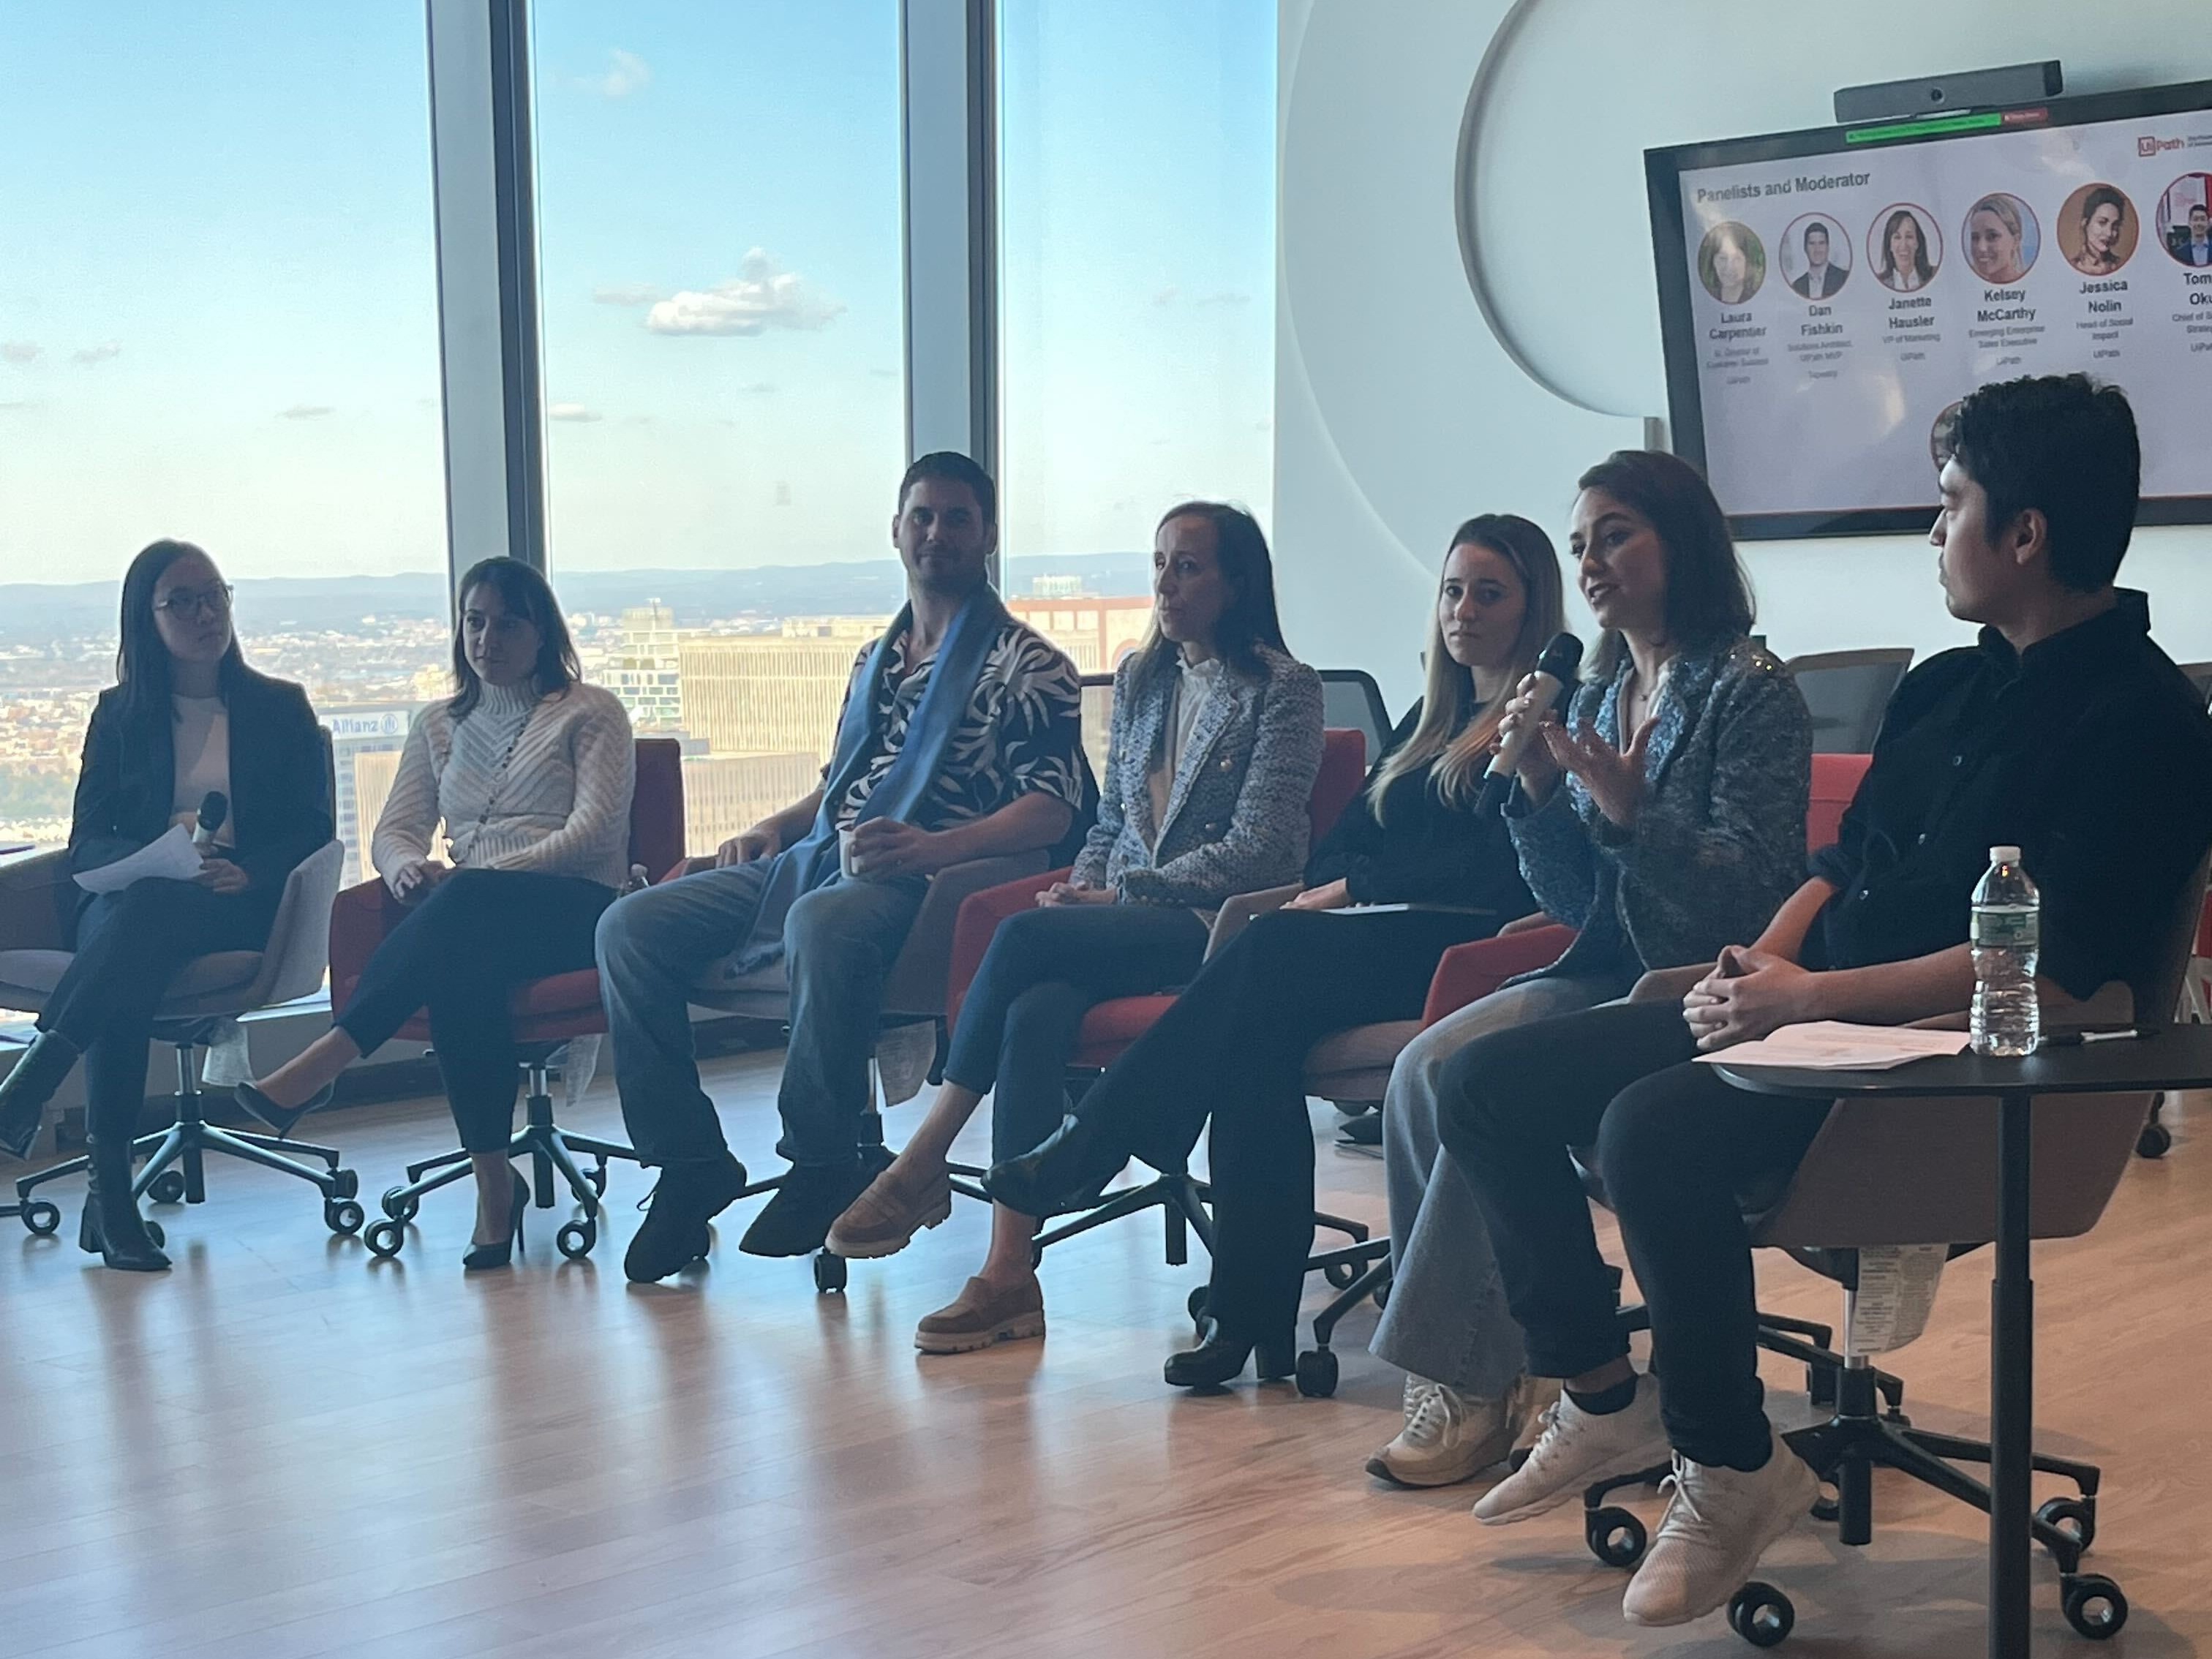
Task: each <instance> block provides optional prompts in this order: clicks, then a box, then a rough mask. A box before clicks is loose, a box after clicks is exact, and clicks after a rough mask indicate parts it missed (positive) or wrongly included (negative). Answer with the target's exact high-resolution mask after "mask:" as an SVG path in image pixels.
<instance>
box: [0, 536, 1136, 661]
mask: <svg viewBox="0 0 2212 1659" xmlns="http://www.w3.org/2000/svg"><path fill="white" fill-rule="evenodd" d="M1151 567H1152V560H1151V557H1150V556H1149V555H1147V554H1144V553H1139V552H1129V553H1083V554H1038V555H1033V556H1024V557H1018V558H1016V559H1014V560H1013V561H1012V570H1011V573H1010V575H1011V580H1010V581H1009V584H1008V586H1009V589H1010V592H1009V595H1008V597H1010V598H1019V597H1021V596H1023V595H1024V594H1026V593H1027V592H1029V591H1030V583H1031V582H1032V581H1033V580H1036V578H1038V577H1040V576H1079V577H1081V578H1082V579H1083V583H1084V586H1085V590H1086V591H1087V592H1093V593H1109V594H1111V593H1145V592H1149V591H1150V583H1151V580H1152V568H1151ZM554 582H555V585H556V587H557V588H558V589H559V592H560V595H561V603H562V605H563V606H564V607H565V608H566V609H567V610H568V612H569V613H570V614H571V615H574V614H575V613H577V612H579V611H590V612H595V613H598V614H601V615H607V616H611V615H614V614H616V613H617V612H619V611H622V610H623V609H624V608H626V607H627V606H629V605H642V604H644V603H645V602H646V601H647V599H659V601H660V602H661V603H662V604H664V605H667V606H668V607H669V608H670V609H671V611H674V612H675V613H676V625H677V626H678V627H679V628H703V627H705V626H706V625H707V624H708V623H711V622H715V621H720V620H725V619H727V618H730V617H740V616H745V615H754V616H762V617H819V616H851V615H873V614H878V613H881V612H885V611H895V610H896V609H897V608H898V606H899V604H900V602H901V599H902V595H903V590H904V585H903V582H902V580H901V576H900V572H899V567H898V562H897V561H896V559H890V558H884V559H866V560H857V561H854V562H849V563H837V564H811V565H809V564H781V565H758V566H755V567H752V568H749V569H743V570H568V571H561V570H556V572H555V573H554ZM444 584H445V579H444V577H443V576H442V574H433V573H429V572H425V573H422V574H417V575H406V576H281V577H268V578H263V579H259V580H242V581H240V583H239V584H238V604H239V609H240V611H241V612H242V613H243V614H244V616H245V617H246V618H247V619H248V620H247V623H246V626H247V628H248V629H251V630H252V631H254V632H270V633H299V634H317V633H346V632H349V631H351V630H353V629H356V628H358V627H359V626H360V625H361V623H362V619H363V618H364V617H388V618H392V619H394V620H398V619H403V618H405V619H415V620H442V619H443V617H445V615H446V607H445V599H444ZM115 603H116V584H115V583H114V582H112V581H111V582H51V583H50V582H6V583H0V645H15V646H21V645H25V644H28V643H32V642H34V641H35V642H41V643H43V642H48V641H56V640H68V639H85V638H94V639H106V638H109V637H111V636H112V635H113V633H114V631H115Z"/></svg>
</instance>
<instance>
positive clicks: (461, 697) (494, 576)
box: [446, 558, 584, 720]
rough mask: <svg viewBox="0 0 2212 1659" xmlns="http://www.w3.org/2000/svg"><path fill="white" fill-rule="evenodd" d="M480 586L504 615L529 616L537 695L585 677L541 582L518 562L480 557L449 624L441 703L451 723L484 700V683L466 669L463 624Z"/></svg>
mask: <svg viewBox="0 0 2212 1659" xmlns="http://www.w3.org/2000/svg"><path fill="white" fill-rule="evenodd" d="M479 587H489V588H490V589H491V590H492V592H495V593H496V594H498V595H499V597H500V599H501V602H502V603H503V604H505V605H506V606H507V609H508V610H509V611H515V612H517V613H519V614H520V615H521V616H523V617H526V618H528V620H529V622H530V624H531V626H532V627H533V628H535V629H537V630H538V662H537V665H536V666H535V667H533V668H532V670H531V678H532V681H533V682H534V683H535V684H536V685H537V687H538V696H541V697H546V696H557V695H559V694H560V693H562V692H563V691H566V690H568V688H569V687H570V686H572V685H574V684H575V683H576V682H577V681H578V680H580V679H581V678H584V671H583V669H582V667H581V666H580V665H579V664H578V663H577V661H576V643H575V641H574V640H572V639H570V638H569V637H568V622H567V620H566V619H565V618H564V617H562V615H561V605H560V602H559V601H558V600H556V599H554V597H553V589H552V587H551V586H550V584H548V583H547V581H546V580H545V578H544V577H543V576H541V575H539V574H538V572H537V571H535V570H533V569H532V568H530V567H529V566H528V565H526V564H525V563H523V562H522V561H521V560H520V559H509V558H496V559H479V560H477V562H475V563H474V564H472V565H471V566H470V567H469V568H468V570H467V572H466V573H465V574H464V575H463V576H462V577H461V585H460V586H459V588H457V589H456V590H455V592H457V593H458V594H459V599H460V604H459V606H458V607H457V608H458V609H459V611H461V612H462V615H461V616H460V617H455V618H454V621H453V701H452V702H449V703H447V705H446V708H447V711H448V712H449V713H451V714H452V715H453V718H454V719H455V720H463V719H465V718H466V717H467V715H468V713H469V711H470V710H471V709H472V708H475V707H476V706H477V702H478V701H480V700H481V699H482V698H483V679H482V678H480V677H479V676H478V675H477V671H476V670H475V669H474V668H472V667H471V666H470V665H469V648H468V624H467V623H466V621H465V616H466V613H467V611H468V604H469V595H470V593H471V592H473V591H474V590H475V589H477V588H479Z"/></svg>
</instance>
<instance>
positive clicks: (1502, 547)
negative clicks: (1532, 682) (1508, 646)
mask: <svg viewBox="0 0 2212 1659" xmlns="http://www.w3.org/2000/svg"><path fill="white" fill-rule="evenodd" d="M1469 545H1473V546H1475V547H1482V548H1487V549H1488V550H1490V551H1492V552H1493V553H1495V554H1497V555H1498V556H1499V557H1500V558H1502V559H1504V561H1505V562H1507V563H1508V564H1510V565H1511V566H1512V567H1513V568H1514V571H1515V573H1516V574H1518V575H1519V576H1520V578H1521V590H1522V611H1521V631H1520V633H1519V634H1518V635H1516V636H1515V638H1514V641H1513V655H1512V663H1511V666H1510V669H1509V670H1508V671H1507V676H1506V684H1507V685H1508V686H1509V687H1510V686H1512V685H1516V684H1519V683H1520V680H1521V677H1522V675H1524V674H1526V673H1527V672H1528V671H1529V670H1530V669H1532V668H1534V666H1535V665H1536V658H1537V654H1538V653H1540V652H1541V651H1542V650H1543V648H1544V647H1545V645H1546V644H1547V642H1548V641H1550V640H1551V638H1552V636H1553V635H1555V634H1557V633H1559V630H1560V628H1561V626H1562V624H1563V623H1564V622H1565V616H1566V600H1565V594H1564V593H1563V592H1562V584H1561V582H1560V580H1559V553H1558V550H1556V549H1554V548H1553V545H1552V538H1550V537H1549V536H1547V535H1546V534H1545V533H1544V532H1542V531H1541V530H1540V529H1538V528H1537V527H1536V526H1534V525H1533V524H1531V523H1530V522H1529V521H1528V520H1526V519H1523V518H1520V517H1517V516H1516V515H1515V514H1513V513H1483V514H1481V515H1480V517H1478V518H1473V519H1469V520H1468V521H1467V522H1466V523H1465V524H1463V525H1462V526H1460V527H1459V528H1458V529H1457V530H1455V531H1454V532H1452V538H1451V543H1450V547H1448V548H1447V549H1446V550H1445V558H1446V561H1447V562H1449V559H1450V556H1451V552H1450V550H1451V548H1456V547H1466V546H1469ZM1437 596H1438V598H1441V597H1442V596H1443V574H1442V573H1441V572H1439V573H1438V574H1437ZM1505 703H1506V699H1505V698H1504V696H1499V697H1497V698H1494V699H1492V702H1491V704H1490V706H1489V707H1488V708H1485V709H1484V710H1483V711H1482V713H1481V714H1480V716H1477V715H1476V714H1475V712H1474V708H1475V700H1474V671H1472V670H1471V669H1467V668H1462V666H1460V665H1459V664H1457V663H1455V662H1454V661H1453V660H1452V657H1451V653H1450V652H1449V651H1448V650H1446V649H1445V648H1444V630H1443V623H1442V622H1441V621H1439V620H1438V618H1437V607H1436V606H1435V605H1433V604H1431V605H1430V607H1429V649H1428V683H1427V685H1426V686H1425V689H1424V690H1423V693H1422V697H1421V718H1420V722H1419V724H1418V725H1417V726H1414V727H1413V734H1412V735H1411V736H1410V737H1408V738H1407V739H1406V741H1405V742H1403V743H1401V744H1399V745H1398V747H1397V748H1396V749H1395V750H1392V751H1391V752H1390V754H1389V757H1387V758H1385V759H1384V761H1383V764H1382V765H1381V766H1379V767H1378V768H1376V772H1375V776H1374V779H1373V781H1370V783H1369V784H1368V786H1367V810H1368V811H1370V812H1372V813H1374V814H1375V821H1376V823H1382V822H1383V797H1384V796H1385V795H1386V794H1388V793H1389V790H1390V786H1391V785H1392V784H1394V783H1395V782H1397V781H1398V780H1399V779H1400V778H1402V777H1404V776H1405V775H1407V773H1409V772H1415V771H1418V770H1419V769H1421V768H1422V767H1424V766H1425V765H1427V764H1428V763H1430V762H1431V761H1434V762H1435V763H1436V769H1435V770H1434V772H1433V773H1432V774H1431V778H1430V782H1431V787H1433V788H1434V789H1435V790H1436V792H1437V798H1438V799H1441V800H1443V802H1445V803H1446V804H1447V805H1452V806H1462V805H1466V804H1467V802H1468V801H1469V800H1471V799H1474V793H1475V791H1476V790H1477V789H1478V788H1480V780H1481V774H1482V769H1483V768H1484V767H1485V766H1486V765H1487V764H1488V763H1489V760H1490V746H1491V744H1492V743H1493V742H1495V741H1496V739H1497V737H1498V722H1499V721H1500V720H1504V718H1505Z"/></svg>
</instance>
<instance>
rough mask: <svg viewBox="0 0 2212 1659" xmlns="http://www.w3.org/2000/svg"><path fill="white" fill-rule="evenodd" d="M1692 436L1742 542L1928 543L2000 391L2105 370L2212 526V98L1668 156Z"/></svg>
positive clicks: (2037, 112)
mask: <svg viewBox="0 0 2212 1659" xmlns="http://www.w3.org/2000/svg"><path fill="white" fill-rule="evenodd" d="M1644 167H1645V174H1646V179H1647V183H1648V185H1649V187H1650V199H1651V222H1652V236H1653V241H1654V245H1655V247H1656V252H1657V254H1658V269H1659V290H1660V313H1661V319H1662V329H1663V331H1664V336H1665V344H1666V354H1667V384H1668V412H1669V418H1670V422H1671V424H1672V427H1673V430H1674V447H1675V448H1676V450H1677V451H1678V452H1679V453H1681V454H1683V455H1685V456H1686V457H1687V458H1688V459H1692V460H1693V461H1696V462H1698V463H1699V465H1702V466H1703V467H1704V469H1705V474H1706V477H1708V478H1709V479H1710V480H1711V483H1712V486H1713V490H1714V493H1715V494H1716V495H1718V496H1719V498H1720V501H1721V505H1722V506H1723V507H1724V508H1726V509H1727V511H1728V513H1729V518H1730V520H1731V521H1732V522H1733V524H1734V525H1735V529H1736V532H1737V533H1738V534H1739V535H1742V536H1747V537H1753V538H1758V537H1768V538H1772V537H1786V536H1814V535H1842V534H1863V533H1869V532H1885V531H1897V530H1907V529H1917V528H1921V527H1923V526H1925V525H1926V524H1927V522H1928V521H1929V519H1930V517H1931V516H1932V515H1933V514H1934V513H1935V510H1936V473H1937V472H1938V471H1939V470H1940V469H1941V466H1942V459H1943V457H1944V456H1945V455H1946V453H1948V451H1947V447H1946V444H1947V438H1948V422H1949V421H1950V418H1951V416H1952V411H1953V410H1955V408H1956V407H1957V404H1958V402H1959V400H1960V398H1963V397H1964V396H1965V395H1966V393H1967V392H1971V391H1972V390H1973V389H1974V387H1976V386H1981V385H1984V384H1986V383H1987V382H1990V381H1992V380H2011V379H2014V378H2015V377H2017V376H2020V375H2023V374H2064V373H2068V372H2070V371H2073V370H2077V369H2078V370H2081V371H2083V372H2086V373H2087V374H2093V375H2095V376H2096V377H2098V378H2099V379H2100V380H2107V381H2110V382H2112V383H2113V384H2114V385H2117V386H2120V387H2121V388H2123V389H2124V391H2125V392H2127V394H2128V397H2129V399H2130V402H2131V403H2132V404H2134V406H2135V410H2136V422H2137V424H2138V426H2139V427H2140V428H2141V431H2142V455H2143V475H2142V493H2143V504H2142V513H2141V515H2140V516H2141V519H2142V522H2145V523H2168V524H2172V523H2204V522H2212V82H2195V83H2192V84H2190V85H2186V86H2173V87H2161V88H2151V89H2148V90H2144V91H2141V92H2128V93H2112V94H2099V95H2097V96H2093V97H2086V98H2068V99H2054V100H2051V101H2050V102H2049V103H2048V104H2045V105H2039V106H2033V107H2027V108H2020V109H2008V110H1991V111H1981V112H1964V113H1955V114H1950V115H1944V116H1937V117H1933V118H1923V119H1919V120H1913V121H1898V122H1893V123H1887V124H1877V125H1865V126H1858V127H1829V128H1822V129H1820V130H1817V131H1808V132H1793V133H1778V134H1771V135H1769V136H1767V137H1756V138H1741V139H1733V140H1729V141H1727V142H1724V143H1707V144H1691V145H1683V146H1679V147H1676V148H1674V149H1655V150H1647V151H1646V152H1645V153H1644Z"/></svg>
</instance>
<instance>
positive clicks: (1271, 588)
mask: <svg viewBox="0 0 2212 1659" xmlns="http://www.w3.org/2000/svg"><path fill="white" fill-rule="evenodd" d="M1177 519H1203V520H1206V522H1207V523H1208V524H1210V525H1212V526H1213V557H1214V562H1216V563H1218V565H1219V566H1220V567H1221V574H1222V575H1223V576H1225V578H1227V579H1228V581H1229V584H1230V586H1231V587H1232V588H1233V589H1234V590H1235V591H1236V595H1237V597H1236V598H1235V599H1231V601H1230V604H1229V608H1228V609H1227V610H1225V611H1223V612H1222V613H1221V620H1220V621H1219V622H1218V623H1215V624H1214V626H1213V648H1214V649H1215V650H1216V651H1218V653H1220V654H1221V656H1222V659H1224V660H1225V661H1226V662H1227V663H1228V664H1229V665H1231V667H1233V668H1236V669H1237V670H1239V671H1242V672H1243V673H1247V674H1257V673H1260V672H1261V667H1260V658H1259V653H1258V651H1257V650H1256V648H1255V647H1260V646H1262V645H1266V646H1272V647H1274V648H1275V649H1276V650H1278V651H1279V652H1281V653H1283V654H1284V655H1285V656H1288V655H1289V654H1290V651H1291V648H1290V647H1288V646H1287V645H1285V644H1284V643H1283V623H1282V619H1281V617H1279V616H1277V615H1276V613H1275V562H1274V561H1273V559H1272V558H1271V557H1269V556H1268V553H1267V536H1266V534H1265V532H1262V531H1261V528H1260V521H1259V520H1256V519H1255V518H1254V517H1253V516H1252V515H1251V514H1250V513H1247V512H1246V511H1245V510H1244V509H1243V507H1231V506H1230V505H1229V503H1228V502H1226V501H1184V502H1183V503H1182V504H1181V505H1180V506H1177V507H1170V508H1169V509H1168V510H1167V511H1166V512H1164V513H1161V514H1160V522H1159V526H1157V527H1155V528H1154V530H1153V532H1152V534H1153V535H1154V537H1155V538H1157V537H1158V534H1159V532H1160V530H1161V529H1163V528H1164V527H1166V526H1168V525H1170V524H1172V523H1174V522H1175V520H1177ZM1175 653H1176V645H1175V644H1174V642H1173V641H1170V639H1169V638H1168V637H1167V636H1166V635H1164V634H1163V633H1161V632H1160V623H1159V618H1158V617H1157V616H1155V617H1153V618H1152V626H1151V628H1150V629H1148V630H1147V632H1146V635H1145V644H1144V648H1143V659H1142V661H1141V662H1140V664H1139V668H1138V672H1139V676H1140V677H1146V676H1150V675H1152V674H1156V673H1159V672H1161V671H1164V668H1165V667H1166V666H1167V665H1169V664H1170V663H1172V662H1173V661H1174V659H1175Z"/></svg>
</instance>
